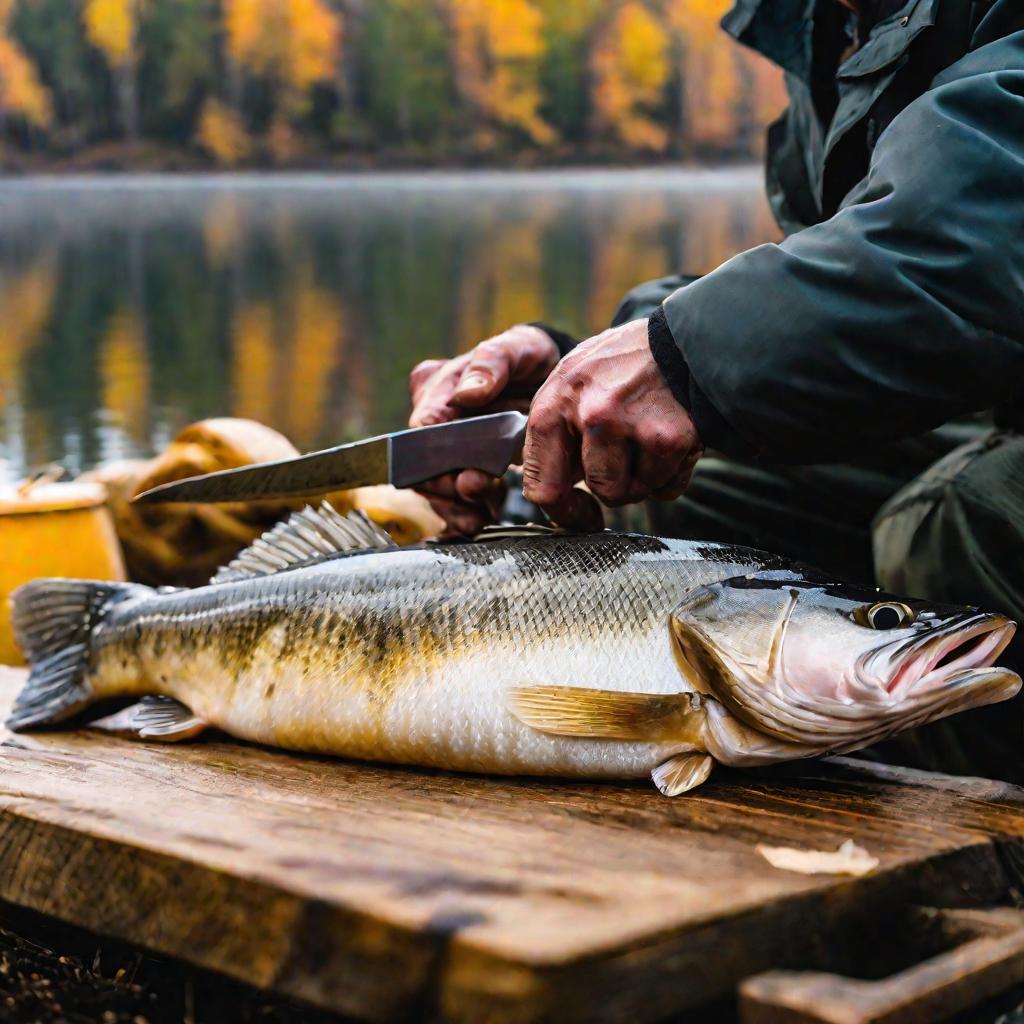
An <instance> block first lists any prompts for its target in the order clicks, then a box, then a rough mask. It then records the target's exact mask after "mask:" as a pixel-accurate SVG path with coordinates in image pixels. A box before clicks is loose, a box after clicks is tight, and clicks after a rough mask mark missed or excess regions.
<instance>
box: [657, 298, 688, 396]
mask: <svg viewBox="0 0 1024 1024" xmlns="http://www.w3.org/2000/svg"><path fill="white" fill-rule="evenodd" d="M647 343H648V344H649V345H650V346H651V355H652V356H654V361H655V362H656V363H657V364H658V369H659V370H661V375H662V376H663V377H664V378H665V383H666V384H668V388H669V391H671V392H672V395H673V397H674V398H675V400H676V401H677V402H678V403H679V404H680V405H681V406H682V407H683V408H684V409H689V408H690V368H689V366H687V365H686V358H685V357H684V356H683V353H682V352H680V351H679V346H678V345H676V339H675V338H674V337H673V336H672V328H671V327H669V325H668V318H667V317H666V316H665V307H664V306H659V307H658V308H657V309H656V310H655V311H654V312H653V313H652V314H651V315H650V317H649V318H648V320H647Z"/></svg>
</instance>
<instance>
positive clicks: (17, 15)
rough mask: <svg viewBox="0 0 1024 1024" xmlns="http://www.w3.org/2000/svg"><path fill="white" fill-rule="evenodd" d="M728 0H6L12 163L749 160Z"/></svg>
mask: <svg viewBox="0 0 1024 1024" xmlns="http://www.w3.org/2000/svg"><path fill="white" fill-rule="evenodd" d="M729 6H730V0H0V166H4V167H6V168H8V169H12V168H13V169H27V170H32V169H39V168H41V167H47V166H50V165H56V166H64V167H68V168H70V169H83V168H98V169H105V168H108V167H128V168H134V169H174V168H183V169H189V168H196V167H200V168H201V167H203V166H209V165H219V166H225V167H233V166H242V167H246V166H253V167H262V166H268V167H297V166H316V167H331V166H360V165H361V164H365V165H367V166H379V165H381V164H390V165H403V164H406V165H412V164H416V165H435V164H436V165H442V166H443V165H452V164H460V163H461V164H473V163H502V164H506V165H507V164H509V163H513V162H514V163H518V164H558V163H570V162H580V161H589V162H601V163H611V162H625V161H630V160H636V159H641V158H642V159H644V160H645V161H646V160H650V159H652V158H657V157H664V158H666V159H675V160H679V159H683V160H693V161H697V160H702V161H709V160H714V161H721V160H723V159H729V160H746V159H749V158H751V157H753V156H755V155H757V154H758V153H759V151H760V147H761V137H762V135H763V126H764V124H765V122H766V121H767V120H768V119H769V118H770V116H771V115H773V114H774V113H776V112H777V111H778V110H779V109H781V107H782V106H783V89H782V84H781V80H780V76H779V75H778V74H777V72H776V71H775V70H774V69H773V68H771V67H770V66H769V65H768V64H767V63H766V62H764V61H762V60H760V59H759V58H757V57H756V56H754V55H752V54H750V53H747V52H745V51H744V50H743V49H742V48H740V47H739V46H736V45H734V44H731V43H729V42H728V40H725V39H724V38H722V36H721V32H720V29H719V27H718V22H719V20H720V18H721V16H722V15H723V14H724V13H725V11H726V10H727V9H728V7H729Z"/></svg>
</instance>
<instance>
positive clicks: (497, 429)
mask: <svg viewBox="0 0 1024 1024" xmlns="http://www.w3.org/2000/svg"><path fill="white" fill-rule="evenodd" d="M525 436H526V416H524V415H523V414H522V413H521V412H498V413H493V414H492V415H490V416H477V417H475V418H473V419H467V420H454V421H452V422H451V423H440V424H438V425H436V426H432V427H414V428H412V429H410V430H399V431H396V432H394V433H392V434H382V435H380V436H379V437H371V438H367V439H366V440H365V441H354V442H353V443H352V444H343V445H339V446H338V447H336V448H326V449H324V450H323V451H319V452H310V453H309V454H308V455H299V456H297V457H295V458H292V459H279V460H277V461H276V462H259V463H255V464H253V465H251V466H240V467H238V468H237V469H223V470H220V471H219V472H216V473H206V474H205V475H203V476H193V477H188V478H187V479H185V480H174V481H172V482H170V483H166V484H160V485H159V486H158V487H151V488H150V489H149V490H148V491H143V492H142V493H141V494H139V495H136V497H135V498H134V499H133V500H134V501H137V502H143V503H150V502H153V503H155V502H182V501H188V502H202V503H213V502H221V501H252V500H257V499H260V498H299V497H303V496H308V495H314V494H325V493H327V492H328V491H337V490H348V489H349V488H352V487H367V486H370V485H372V484H393V485H394V486H395V487H411V486H412V485H414V484H419V483H423V482H424V481H425V480H431V479H433V478H434V477H436V476H441V475H442V474H444V473H451V472H454V471H455V470H459V469H480V470H483V471H484V472H485V473H489V474H491V475H492V476H501V474H502V473H504V472H505V470H506V469H508V467H509V466H510V465H511V464H512V462H513V461H514V460H515V458H516V456H517V455H518V454H519V452H520V450H521V449H522V447H523V439H524V438H525Z"/></svg>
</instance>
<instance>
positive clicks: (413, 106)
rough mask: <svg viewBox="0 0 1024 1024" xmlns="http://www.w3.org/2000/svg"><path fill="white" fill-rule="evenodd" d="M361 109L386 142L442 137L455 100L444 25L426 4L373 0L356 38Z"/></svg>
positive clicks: (376, 135)
mask: <svg viewBox="0 0 1024 1024" xmlns="http://www.w3.org/2000/svg"><path fill="white" fill-rule="evenodd" d="M360 44H361V45H360V51H361V56H362V68H361V70H362V81H361V83H360V86H361V88H360V97H361V104H360V105H361V106H362V107H363V109H364V111H365V116H366V118H367V119H368V121H369V123H370V124H371V125H372V126H373V135H374V136H375V137H376V138H377V139H378V140H379V141H381V142H386V143H410V142H417V143H421V144H422V143H430V142H437V141H439V140H441V139H444V138H445V136H446V135H447V134H448V132H449V130H450V127H451V124H450V120H451V119H450V115H451V110H452V104H453V102H454V91H453V87H452V77H451V72H450V70H449V66H448V41H447V36H446V32H445V25H444V21H443V20H442V18H441V16H440V14H439V12H438V10H437V9H436V8H435V7H434V6H433V5H431V4H429V3H422V2H410V0H376V2H375V3H373V4H372V5H370V7H369V8H368V10H367V13H366V19H365V24H364V26H363V27H362V36H361V38H360Z"/></svg>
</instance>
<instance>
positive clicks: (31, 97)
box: [0, 11, 53, 128]
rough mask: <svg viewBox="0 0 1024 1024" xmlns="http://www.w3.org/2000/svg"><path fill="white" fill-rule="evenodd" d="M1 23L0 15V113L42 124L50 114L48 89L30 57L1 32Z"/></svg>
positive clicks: (51, 114)
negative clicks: (41, 80)
mask: <svg viewBox="0 0 1024 1024" xmlns="http://www.w3.org/2000/svg"><path fill="white" fill-rule="evenodd" d="M0 14H3V12H2V11H0ZM2 26H3V18H2V17H0V114H8V115H14V116H17V117H21V118H23V119H24V120H25V121H26V122H27V123H28V124H30V125H32V126H34V127H36V128H46V127H47V126H48V125H49V124H50V121H51V120H52V118H53V105H52V102H51V99H50V92H49V90H48V89H47V88H46V86H44V85H43V84H42V82H40V81H39V75H38V74H37V73H36V69H35V67H34V66H33V65H32V63H31V61H29V59H28V58H27V57H26V56H25V54H24V53H22V51H21V50H20V49H19V48H18V46H17V44H16V43H15V42H14V41H13V40H12V39H10V38H9V37H8V36H6V35H4V33H3V27H2Z"/></svg>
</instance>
